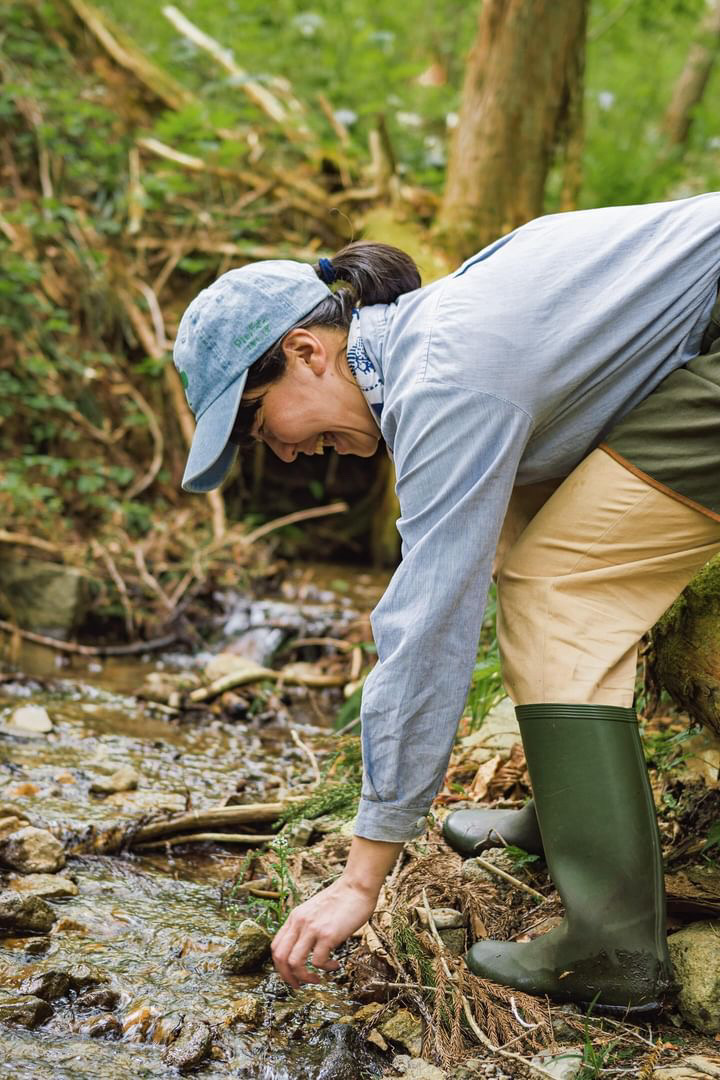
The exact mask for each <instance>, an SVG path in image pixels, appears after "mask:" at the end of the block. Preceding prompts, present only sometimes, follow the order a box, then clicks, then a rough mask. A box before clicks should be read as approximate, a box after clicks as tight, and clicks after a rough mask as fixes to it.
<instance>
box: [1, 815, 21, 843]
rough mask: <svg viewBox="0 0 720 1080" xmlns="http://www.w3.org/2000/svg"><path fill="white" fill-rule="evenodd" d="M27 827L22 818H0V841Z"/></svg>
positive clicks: (13, 816)
mask: <svg viewBox="0 0 720 1080" xmlns="http://www.w3.org/2000/svg"><path fill="white" fill-rule="evenodd" d="M26 825H27V822H26V821H23V819H22V818H19V817H15V815H14V814H13V815H11V816H10V817H0V840H4V839H5V837H6V836H10V834H11V833H14V832H17V831H18V829H23V828H24V827H25V826H26Z"/></svg>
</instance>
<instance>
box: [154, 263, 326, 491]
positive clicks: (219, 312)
mask: <svg viewBox="0 0 720 1080" xmlns="http://www.w3.org/2000/svg"><path fill="white" fill-rule="evenodd" d="M330 295H331V293H330V289H329V288H328V287H327V285H326V284H325V283H324V282H323V281H321V280H320V278H319V277H318V276H317V274H316V273H315V270H314V269H313V267H312V266H310V265H309V264H308V263H300V262H292V261H291V260H289V259H270V260H267V261H265V262H256V263H251V264H249V265H248V266H241V267H240V268H239V269H237V270H228V272H227V273H226V274H223V275H222V277H219V278H218V279H217V281H215V282H213V284H212V285H210V286H209V287H208V288H207V289H203V291H202V292H201V293H199V294H198V296H196V297H195V299H194V300H193V301H192V303H191V304H190V306H189V307H188V308H187V309H186V311H185V313H184V315H183V317H182V319H181V320H180V325H179V327H178V332H177V338H176V341H175V348H174V350H173V362H174V364H175V367H176V368H177V370H178V373H179V375H180V379H181V381H182V384H183V386H184V388H185V396H186V397H187V400H188V404H189V406H190V408H191V409H192V411H193V414H194V416H195V421H196V425H197V426H196V429H195V435H194V438H193V441H192V446H191V447H190V454H189V456H188V460H187V465H186V466H185V475H184V476H183V479H182V486H183V488H184V489H185V491H192V492H206V491H212V490H213V488H216V487H218V486H219V485H220V484H221V483H222V482H223V480H224V479H225V477H226V476H227V474H228V472H229V471H230V467H231V466H232V464H233V462H234V460H235V457H236V455H237V447H236V446H235V445H233V443H231V442H230V441H229V440H230V435H231V434H232V429H233V425H234V423H235V418H236V416H237V413H238V409H239V407H240V399H241V398H242V395H243V390H244V389H245V383H246V381H247V376H248V368H249V367H250V365H251V364H252V363H253V362H254V361H255V360H257V359H259V357H261V356H262V355H263V353H265V352H267V350H268V349H269V348H270V346H271V345H274V344H275V342H276V341H278V340H279V339H280V338H281V337H282V336H283V334H285V333H287V331H288V330H290V329H291V328H292V327H293V326H294V325H295V324H296V323H297V322H299V321H300V319H302V318H304V317H305V315H307V314H309V312H311V311H312V309H313V308H314V307H316V306H317V305H318V304H319V303H320V302H321V301H322V300H325V298H326V297H328V296H330Z"/></svg>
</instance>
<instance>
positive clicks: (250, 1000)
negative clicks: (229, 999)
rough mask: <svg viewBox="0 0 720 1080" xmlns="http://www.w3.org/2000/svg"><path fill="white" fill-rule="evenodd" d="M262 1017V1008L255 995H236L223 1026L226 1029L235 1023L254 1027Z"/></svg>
mask: <svg viewBox="0 0 720 1080" xmlns="http://www.w3.org/2000/svg"><path fill="white" fill-rule="evenodd" d="M262 1015H263V1007H262V1001H261V1000H260V998H259V997H256V996H255V994H238V996H237V997H236V999H235V1001H234V1002H233V1004H232V1008H231V1009H230V1010H229V1011H228V1013H227V1015H226V1018H225V1024H226V1026H228V1027H229V1026H230V1025H232V1024H236V1023H240V1024H247V1025H248V1026H249V1027H256V1026H257V1025H258V1024H259V1023H260V1021H261V1020H262Z"/></svg>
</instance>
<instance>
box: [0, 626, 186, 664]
mask: <svg viewBox="0 0 720 1080" xmlns="http://www.w3.org/2000/svg"><path fill="white" fill-rule="evenodd" d="M0 630H2V631H3V632H4V633H6V634H18V635H19V636H20V637H21V638H23V639H24V640H25V641H34V642H35V644H36V645H47V647H48V648H49V649H55V650H56V651H57V652H67V653H76V654H77V655H78V656H137V654H138V653H144V652H157V650H158V649H166V648H167V647H168V645H173V644H174V643H175V642H176V641H177V639H178V635H177V634H166V635H165V637H161V638H154V639H153V640H152V641H133V642H131V643H130V644H129V645H79V644H78V643H77V642H76V641H58V640H57V638H52V637H47V636H46V635H45V634H36V633H35V632H34V631H33V630H23V629H22V628H21V627H19V626H13V624H12V623H9V622H5V621H4V620H2V619H0Z"/></svg>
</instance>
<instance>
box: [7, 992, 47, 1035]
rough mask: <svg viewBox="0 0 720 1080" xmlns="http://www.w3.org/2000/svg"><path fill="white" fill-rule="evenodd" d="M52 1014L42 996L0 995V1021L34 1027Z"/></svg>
mask: <svg viewBox="0 0 720 1080" xmlns="http://www.w3.org/2000/svg"><path fill="white" fill-rule="evenodd" d="M50 1016H52V1009H51V1008H50V1006H49V1005H48V1003H47V1001H43V1000H42V998H38V997H31V996H30V995H29V994H2V995H0V1023H2V1024H18V1026H19V1027H26V1028H35V1027H37V1026H38V1025H39V1024H42V1023H44V1022H45V1020H47V1019H48V1017H50Z"/></svg>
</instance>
